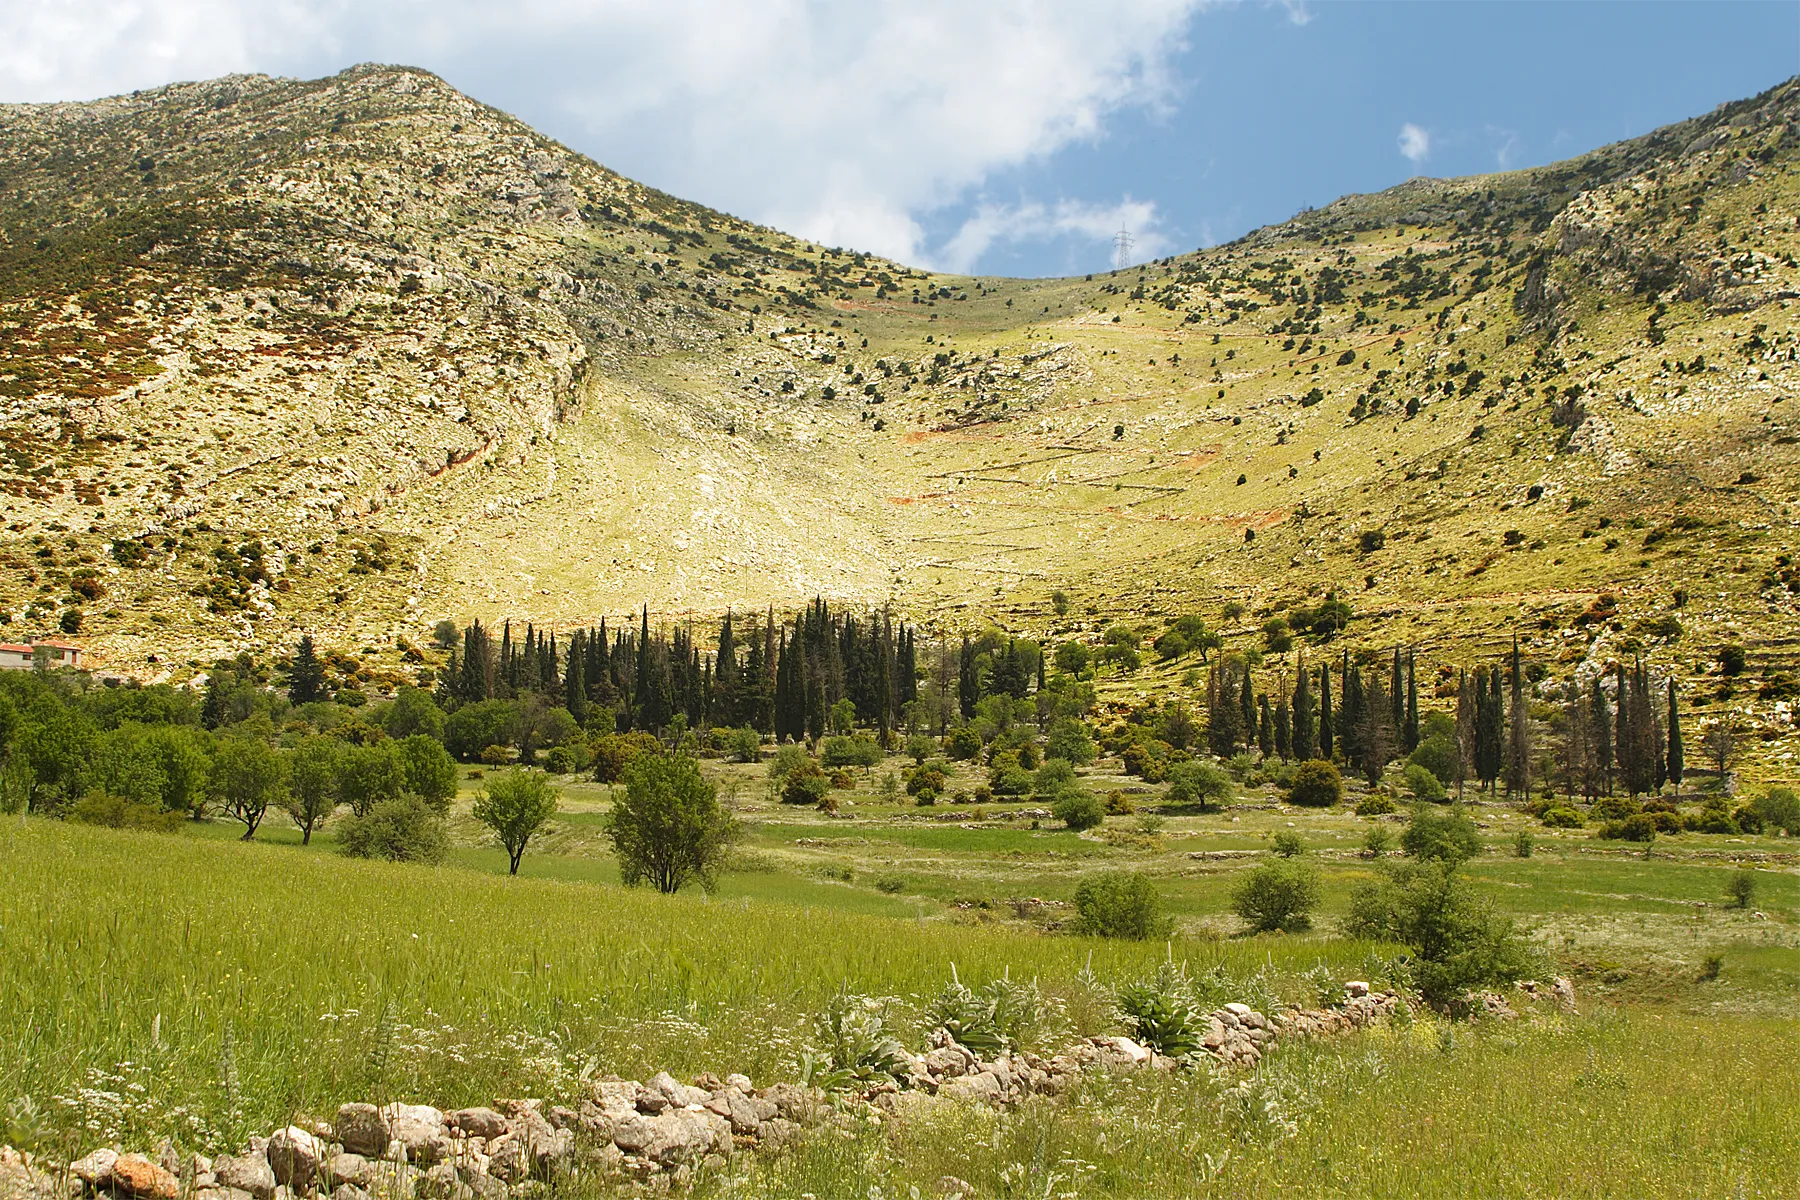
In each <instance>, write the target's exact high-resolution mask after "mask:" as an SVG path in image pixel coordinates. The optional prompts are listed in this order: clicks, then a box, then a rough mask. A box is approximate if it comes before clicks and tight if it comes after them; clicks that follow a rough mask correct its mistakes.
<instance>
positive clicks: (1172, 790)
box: [1163, 759, 1236, 812]
mask: <svg viewBox="0 0 1800 1200" xmlns="http://www.w3.org/2000/svg"><path fill="white" fill-rule="evenodd" d="M1235 790H1236V785H1235V784H1234V783H1233V782H1232V779H1231V774H1230V772H1228V771H1226V770H1225V769H1224V768H1223V767H1220V766H1218V765H1217V764H1215V763H1210V762H1206V761H1203V760H1201V759H1192V760H1189V761H1188V762H1184V763H1176V764H1175V765H1174V766H1172V767H1170V768H1169V790H1168V791H1166V792H1164V793H1163V799H1164V800H1165V801H1166V802H1168V803H1169V804H1176V805H1182V806H1186V805H1194V806H1196V807H1198V808H1199V809H1200V811H1201V812H1205V811H1207V810H1208V809H1215V808H1219V807H1220V806H1222V805H1223V804H1224V803H1225V802H1226V801H1227V800H1229V799H1231V797H1232V795H1233V793H1234V792H1235Z"/></svg>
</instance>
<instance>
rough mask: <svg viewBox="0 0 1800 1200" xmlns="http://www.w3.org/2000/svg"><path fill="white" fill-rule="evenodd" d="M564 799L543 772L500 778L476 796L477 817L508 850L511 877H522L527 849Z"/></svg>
mask: <svg viewBox="0 0 1800 1200" xmlns="http://www.w3.org/2000/svg"><path fill="white" fill-rule="evenodd" d="M561 796H562V794H561V793H560V792H558V791H557V790H556V789H555V788H553V787H551V786H550V781H549V780H548V779H547V778H546V777H545V775H544V773H543V772H542V771H527V770H517V771H507V772H505V773H504V774H501V775H497V776H495V777H493V778H492V779H490V780H488V783H487V786H486V787H484V788H483V789H482V790H481V791H480V792H479V793H478V794H477V795H476V797H475V805H474V808H473V814H474V817H475V819H476V820H477V821H480V822H481V823H482V824H483V825H486V826H487V827H488V829H490V830H491V831H493V834H494V840H495V841H497V842H499V843H500V844H501V845H502V846H503V847H505V848H506V859H507V864H508V873H509V874H513V875H517V874H518V873H519V860H520V859H521V858H523V857H524V856H525V847H526V845H527V844H529V843H530V841H531V839H532V837H533V836H535V835H536V834H537V832H538V831H539V830H541V829H542V828H543V827H544V824H545V823H546V822H547V821H549V820H550V818H551V817H553V816H555V815H556V805H557V801H558V800H559V799H561Z"/></svg>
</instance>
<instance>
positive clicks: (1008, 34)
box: [0, 0, 1205, 266]
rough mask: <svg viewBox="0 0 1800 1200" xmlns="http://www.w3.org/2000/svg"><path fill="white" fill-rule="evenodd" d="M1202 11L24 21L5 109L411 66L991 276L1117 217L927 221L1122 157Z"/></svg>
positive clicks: (923, 2) (748, 201) (537, 4)
mask: <svg viewBox="0 0 1800 1200" xmlns="http://www.w3.org/2000/svg"><path fill="white" fill-rule="evenodd" d="M1204 3H1205V0H1115V2H1114V3H1111V4H1107V5H1096V4H1092V3H1089V2H1088V0H992V2H989V3H983V4H967V3H961V2H959V0H863V2H861V3H857V4H849V5H843V4H834V3H830V2H829V0H766V2H764V3H757V4H744V3H742V2H741V0H520V2H519V3H514V4H510V5H497V4H492V3H491V2H489V0H363V2H361V3H356V2H354V0H35V2H26V0H8V3H6V4H5V5H4V6H3V8H0V98H4V99H9V100H27V99H74V98H84V97H90V96H94V95H100V94H106V93H116V92H121V91H129V90H131V89H134V88H140V87H148V86H153V85H155V84H159V83H163V82H167V81H169V80H172V79H177V78H202V77H206V76H211V75H217V74H223V73H225V72H229V71H243V70H256V71H268V72H271V73H281V74H324V73H328V72H330V71H333V70H336V69H339V68H341V67H343V66H345V65H347V64H349V63H351V62H355V61H360V60H370V59H374V60H380V61H388V62H405V63H410V64H414V65H418V66H422V67H425V68H427V69H430V70H434V71H436V72H438V73H439V74H442V75H444V76H445V77H446V78H447V79H448V80H449V81H450V82H451V83H452V84H455V85H456V86H458V87H461V88H462V89H463V90H465V91H467V92H469V93H470V94H472V95H474V96H475V97H476V98H478V99H482V100H486V101H488V102H490V103H494V104H497V105H499V106H501V107H505V108H508V109H510V110H512V111H514V112H516V113H518V114H519V115H520V116H521V117H523V118H524V119H526V120H528V121H531V122H532V123H533V124H535V125H538V126H540V127H542V128H544V129H545V130H546V131H547V132H550V133H552V134H553V135H555V136H558V137H561V138H562V139H564V140H565V141H569V142H571V143H572V144H574V145H577V146H578V147H580V148H581V149H583V150H586V151H587V152H589V153H591V154H593V155H594V157H596V158H598V159H600V160H601V161H603V162H605V163H606V164H607V165H608V166H611V167H614V168H615V169H618V170H621V171H624V172H625V173H627V174H630V175H633V176H636V177H638V178H642V179H645V180H647V181H648V182H651V183H654V184H655V185H656V186H658V187H661V188H663V189H664V190H667V191H670V192H673V193H675V194H677V195H681V196H685V197H688V198H691V199H695V200H699V201H702V202H704V203H708V204H712V205H714V206H717V207H720V208H724V209H727V210H729V211H732V212H735V213H737V214H739V215H741V216H745V217H749V218H751V219H754V220H757V221H761V222H764V223H767V224H771V225H776V226H779V227H781V228H784V229H787V230H791V231H793V232H795V233H799V234H801V235H802V236H805V237H808V238H811V239H814V240H816V241H820V242H823V243H826V244H831V245H840V244H841V245H847V246H855V247H859V248H863V249H869V250H876V251H879V252H881V253H884V254H889V255H893V256H895V257H898V258H901V259H904V260H908V261H915V262H917V261H933V260H942V261H946V262H949V261H955V262H959V263H965V264H968V265H971V266H972V265H973V264H974V261H975V259H976V258H978V257H979V254H978V253H977V254H975V255H974V256H973V257H971V255H970V250H969V248H970V247H973V246H976V245H982V246H986V245H992V244H995V243H996V242H998V241H1005V240H1008V239H1009V238H1029V237H1034V236H1045V235H1053V236H1064V237H1066V236H1076V235H1078V234H1079V233H1080V231H1081V230H1084V229H1086V228H1087V226H1086V225H1083V223H1082V220H1081V219H1080V218H1079V217H1078V216H1077V215H1075V214H1079V213H1081V212H1086V211H1094V212H1098V211H1101V210H1098V209H1092V210H1090V209H1088V208H1086V207H1085V206H1082V205H1071V204H1068V203H1066V202H1063V203H1059V202H1056V201H1049V202H1025V203H1023V204H1021V205H1020V206H1017V207H1016V208H1014V209H1011V210H1007V211H1008V212H1009V213H1010V215H1007V216H1004V217H1002V216H998V215H995V214H997V213H999V212H1000V210H991V211H990V210H985V209H983V210H980V211H978V212H977V213H976V215H975V216H974V217H972V218H971V219H970V220H969V221H968V222H966V223H965V225H964V228H963V229H962V230H960V231H959V232H958V233H957V234H956V235H955V236H954V237H953V239H952V241H951V243H950V244H949V245H946V246H944V247H941V248H940V247H934V246H932V245H930V244H928V239H927V236H926V234H925V232H924V222H923V221H922V220H921V218H922V217H925V216H927V215H929V214H932V213H934V212H941V211H943V210H944V209H946V208H947V207H948V206H950V205H953V204H957V203H959V202H967V201H968V199H969V198H970V197H971V196H974V195H978V194H979V192H980V189H981V188H982V186H983V184H984V183H985V182H986V181H987V180H989V179H990V178H991V177H992V176H993V175H994V174H995V173H996V172H1000V171H1004V170H1006V169H1008V168H1012V167H1017V166H1020V165H1022V164H1029V163H1033V162H1038V161H1041V160H1043V159H1044V158H1046V157H1048V156H1049V155H1052V154H1054V153H1055V152H1056V151H1058V150H1059V149H1062V148H1064V147H1067V146H1069V145H1071V144H1074V143H1078V142H1082V141H1089V140H1094V139H1098V138H1100V137H1102V136H1103V135H1104V132H1105V128H1106V122H1107V120H1108V118H1109V117H1112V116H1113V115H1115V114H1117V113H1119V112H1120V111H1122V110H1125V109H1129V108H1150V109H1156V108H1158V107H1159V106H1163V105H1166V104H1168V103H1169V102H1170V100H1171V97H1172V96H1173V94H1174V91H1175V88H1174V85H1173V83H1172V81H1171V80H1170V78H1169V76H1168V71H1167V67H1168V63H1169V58H1170V56H1171V55H1172V53H1174V52H1175V51H1176V50H1178V49H1179V48H1180V46H1181V44H1182V40H1183V37H1184V36H1185V31H1186V28H1187V25H1188V23H1189V20H1190V19H1191V17H1192V15H1193V13H1194V12H1195V11H1197V9H1198V8H1200V7H1201V6H1202V5H1203V4H1204ZM983 213H987V215H985V216H984V215H983ZM1034 214H1035V215H1034ZM984 230H988V231H990V232H983V231H984ZM1108 236H1110V233H1109V234H1108ZM983 239H985V240H983Z"/></svg>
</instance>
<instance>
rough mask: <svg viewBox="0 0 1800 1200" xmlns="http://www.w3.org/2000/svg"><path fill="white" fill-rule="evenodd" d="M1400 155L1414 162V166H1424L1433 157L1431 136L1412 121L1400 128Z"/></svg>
mask: <svg viewBox="0 0 1800 1200" xmlns="http://www.w3.org/2000/svg"><path fill="white" fill-rule="evenodd" d="M1399 141H1400V153H1401V154H1403V155H1405V156H1406V157H1407V158H1409V159H1411V160H1412V165H1413V166H1415V167H1417V166H1420V165H1422V164H1423V163H1424V162H1425V160H1426V159H1427V158H1430V157H1431V135H1430V134H1429V133H1427V132H1425V130H1423V129H1421V128H1419V126H1417V125H1414V124H1413V123H1412V122H1411V121H1408V122H1407V123H1406V124H1404V125H1402V126H1401V127H1400V139H1399Z"/></svg>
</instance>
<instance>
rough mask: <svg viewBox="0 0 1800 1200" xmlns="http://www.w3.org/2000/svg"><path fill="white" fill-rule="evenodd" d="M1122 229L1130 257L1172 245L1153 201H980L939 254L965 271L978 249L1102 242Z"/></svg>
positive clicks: (1138, 258) (1154, 254)
mask: <svg viewBox="0 0 1800 1200" xmlns="http://www.w3.org/2000/svg"><path fill="white" fill-rule="evenodd" d="M1121 229H1123V230H1125V231H1126V232H1127V233H1129V234H1130V235H1131V251H1130V257H1131V261H1132V262H1133V263H1140V262H1145V261H1147V260H1149V259H1152V258H1160V257H1162V255H1164V254H1165V253H1167V252H1168V251H1169V249H1170V243H1169V240H1168V238H1167V237H1165V236H1164V235H1163V233H1162V232H1161V231H1160V229H1159V228H1158V221H1157V215H1156V205H1155V204H1154V203H1151V202H1148V201H1142V200H1132V199H1129V198H1127V199H1125V200H1122V201H1120V202H1119V203H1117V204H1111V205H1098V204H1086V203H1083V202H1081V201H1076V200H1063V201H1060V202H1059V203H1057V204H1054V205H1045V204H1040V203H1036V202H1026V203H1022V204H1015V205H999V204H987V203H984V204H981V205H978V206H977V207H976V209H975V212H974V214H973V215H971V216H970V217H969V218H968V219H967V220H965V221H964V222H963V223H962V225H961V227H960V228H958V229H957V231H956V234H955V236H954V237H952V238H951V239H950V240H949V241H948V242H947V243H945V245H944V248H943V250H942V252H941V253H940V255H939V257H940V258H941V259H942V261H943V264H944V266H945V268H946V269H948V270H951V271H955V272H958V273H961V274H969V273H972V272H973V271H974V268H975V264H976V263H978V262H979V261H980V260H981V257H982V255H984V254H986V253H987V251H988V250H989V248H990V247H993V246H995V245H1009V244H1012V245H1016V244H1019V243H1022V242H1047V241H1054V240H1058V239H1063V238H1075V239H1079V240H1082V241H1086V242H1090V243H1092V242H1102V243H1104V242H1110V241H1111V240H1112V239H1113V238H1114V237H1116V236H1117V235H1118V232H1119V231H1120V230H1121Z"/></svg>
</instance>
